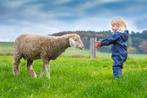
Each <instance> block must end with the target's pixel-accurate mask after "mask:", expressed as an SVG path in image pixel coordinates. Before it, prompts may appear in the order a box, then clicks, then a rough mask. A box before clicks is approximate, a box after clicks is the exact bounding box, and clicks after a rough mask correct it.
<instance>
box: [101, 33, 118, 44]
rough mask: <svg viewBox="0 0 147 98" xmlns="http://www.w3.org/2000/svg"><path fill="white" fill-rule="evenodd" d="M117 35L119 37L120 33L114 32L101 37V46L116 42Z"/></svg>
mask: <svg viewBox="0 0 147 98" xmlns="http://www.w3.org/2000/svg"><path fill="white" fill-rule="evenodd" d="M119 37H120V35H119V34H117V33H115V34H113V35H112V36H110V37H108V38H106V39H103V40H102V41H101V46H107V45H110V44H113V43H114V42H116V41H117V40H118V39H119Z"/></svg>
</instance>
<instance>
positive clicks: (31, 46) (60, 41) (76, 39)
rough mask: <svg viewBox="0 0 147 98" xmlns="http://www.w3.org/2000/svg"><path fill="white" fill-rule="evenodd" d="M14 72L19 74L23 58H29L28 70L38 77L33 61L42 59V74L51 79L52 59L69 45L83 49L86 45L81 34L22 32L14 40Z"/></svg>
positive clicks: (16, 74)
mask: <svg viewBox="0 0 147 98" xmlns="http://www.w3.org/2000/svg"><path fill="white" fill-rule="evenodd" d="M14 47H15V49H14V63H13V66H12V68H13V74H14V76H18V75H19V64H20V60H21V58H24V59H26V60H27V70H28V72H29V74H30V75H31V76H32V77H35V78H36V77H37V75H36V73H35V71H34V69H33V66H32V63H33V60H35V59H41V60H42V62H43V68H42V72H41V74H40V76H43V75H45V76H46V77H47V78H49V79H50V65H49V62H50V60H55V59H56V58H57V57H58V56H59V55H61V53H63V52H64V51H65V49H67V48H68V47H75V48H80V49H83V47H84V45H83V42H82V41H81V39H80V36H79V35H78V34H76V33H74V34H65V35H62V36H47V35H35V34H22V35H20V36H18V37H17V38H16V40H15V42H14Z"/></svg>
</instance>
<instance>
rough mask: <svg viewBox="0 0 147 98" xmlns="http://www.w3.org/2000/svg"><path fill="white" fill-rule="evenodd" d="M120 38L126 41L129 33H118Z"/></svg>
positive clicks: (126, 31)
mask: <svg viewBox="0 0 147 98" xmlns="http://www.w3.org/2000/svg"><path fill="white" fill-rule="evenodd" d="M120 36H121V38H122V39H123V40H124V41H127V40H128V37H129V31H128V30H125V31H124V32H123V33H120Z"/></svg>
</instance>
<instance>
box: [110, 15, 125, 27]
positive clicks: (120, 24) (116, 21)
mask: <svg viewBox="0 0 147 98" xmlns="http://www.w3.org/2000/svg"><path fill="white" fill-rule="evenodd" d="M111 25H112V26H113V25H116V26H118V27H119V28H120V29H121V30H125V29H126V27H127V25H126V22H125V20H124V19H123V18H122V17H118V18H114V19H113V20H112V21H111Z"/></svg>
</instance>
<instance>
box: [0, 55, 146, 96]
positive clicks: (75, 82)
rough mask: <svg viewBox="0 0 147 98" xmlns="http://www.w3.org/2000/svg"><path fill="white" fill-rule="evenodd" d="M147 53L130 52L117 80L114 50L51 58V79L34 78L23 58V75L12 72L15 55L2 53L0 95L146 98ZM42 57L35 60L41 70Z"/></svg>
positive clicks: (21, 68)
mask: <svg viewBox="0 0 147 98" xmlns="http://www.w3.org/2000/svg"><path fill="white" fill-rule="evenodd" d="M146 59H147V56H146V55H133V54H131V55H129V57H128V59H127V62H126V63H125V64H124V69H123V78H122V79H120V80H113V76H112V68H111V67H112V60H111V56H110V54H106V53H105V54H102V53H98V58H97V59H89V58H80V57H77V58H75V57H59V58H58V59H57V60H55V61H52V62H51V64H50V65H51V79H50V80H48V79H47V78H45V77H42V78H36V79H34V78H32V77H30V76H29V75H28V73H27V70H26V65H25V64H26V62H25V61H24V60H22V61H21V65H20V75H19V76H18V77H14V76H13V75H12V67H11V66H12V62H13V60H12V57H11V56H0V80H1V82H0V98H146V97H147V92H146V91H147V88H146V87H147V77H146V76H147V66H146V64H147V61H146ZM41 64H42V62H41V61H40V60H37V61H35V62H34V64H33V65H34V69H35V70H36V72H37V74H39V73H40V71H41V67H42V66H41Z"/></svg>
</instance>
